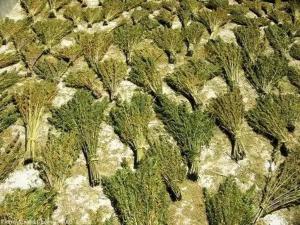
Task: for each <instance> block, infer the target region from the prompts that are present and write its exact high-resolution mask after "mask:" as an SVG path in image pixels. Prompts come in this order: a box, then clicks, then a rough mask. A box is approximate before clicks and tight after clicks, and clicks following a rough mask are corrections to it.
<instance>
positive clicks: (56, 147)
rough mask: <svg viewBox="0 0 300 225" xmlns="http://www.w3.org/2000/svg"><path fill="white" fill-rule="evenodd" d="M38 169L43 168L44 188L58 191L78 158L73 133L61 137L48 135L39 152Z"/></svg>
mask: <svg viewBox="0 0 300 225" xmlns="http://www.w3.org/2000/svg"><path fill="white" fill-rule="evenodd" d="M40 152H41V153H40V162H39V163H40V164H41V165H38V166H39V167H40V168H41V167H42V166H45V167H46V168H45V171H41V172H40V174H42V172H45V175H46V176H47V182H46V186H49V187H52V188H54V189H56V190H59V189H61V188H62V186H63V182H64V181H65V179H66V178H68V177H69V176H70V173H71V168H72V166H73V165H74V163H75V161H76V160H77V159H78V157H79V153H80V148H79V145H78V141H77V136H76V134H75V133H63V134H61V136H55V135H53V134H50V135H49V137H48V140H47V144H46V147H45V148H44V149H41V151H40Z"/></svg>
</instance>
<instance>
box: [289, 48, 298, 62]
mask: <svg viewBox="0 0 300 225" xmlns="http://www.w3.org/2000/svg"><path fill="white" fill-rule="evenodd" d="M290 56H292V57H293V58H294V59H297V60H300V44H293V45H292V47H291V49H290Z"/></svg>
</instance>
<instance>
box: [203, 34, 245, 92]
mask: <svg viewBox="0 0 300 225" xmlns="http://www.w3.org/2000/svg"><path fill="white" fill-rule="evenodd" d="M206 50H207V52H208V60H209V61H210V62H212V63H213V64H215V65H218V66H219V67H220V68H222V70H223V76H224V78H225V80H226V81H227V83H228V85H229V87H230V89H233V88H234V87H235V86H237V85H238V84H239V81H240V79H241V65H242V52H241V49H240V48H239V47H238V46H236V45H235V44H234V43H226V42H224V41H223V40H221V39H218V40H210V41H209V42H208V43H207V45H206Z"/></svg>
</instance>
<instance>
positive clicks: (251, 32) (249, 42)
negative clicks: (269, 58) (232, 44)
mask: <svg viewBox="0 0 300 225" xmlns="http://www.w3.org/2000/svg"><path fill="white" fill-rule="evenodd" d="M234 34H235V37H236V39H237V42H238V43H239V45H240V46H241V48H242V52H243V58H244V65H245V67H249V66H250V65H253V64H254V63H255V62H256V60H257V58H258V56H259V55H262V53H263V52H264V50H265V45H264V41H263V40H262V38H261V35H260V30H259V28H257V27H256V26H240V27H237V28H236V29H235V30H234ZM249 64H250V65H249Z"/></svg>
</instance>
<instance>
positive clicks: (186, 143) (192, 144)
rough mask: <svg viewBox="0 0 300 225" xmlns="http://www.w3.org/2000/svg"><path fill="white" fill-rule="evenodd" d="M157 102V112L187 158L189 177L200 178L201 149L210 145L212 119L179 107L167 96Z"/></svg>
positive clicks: (183, 106) (161, 97) (198, 112)
mask: <svg viewBox="0 0 300 225" xmlns="http://www.w3.org/2000/svg"><path fill="white" fill-rule="evenodd" d="M157 101H158V102H157V104H156V107H155V110H156V112H157V113H158V115H159V117H160V119H162V121H163V123H164V125H165V128H166V130H167V131H168V132H169V133H170V134H171V135H172V136H173V138H174V139H175V141H176V142H177V144H178V146H179V147H180V149H181V152H182V154H183V155H184V156H185V157H186V160H187V163H188V166H189V171H188V172H189V175H190V176H191V178H198V170H199V163H200V153H201V147H204V146H206V145H208V144H209V142H210V139H211V137H212V128H213V122H212V120H211V118H210V117H209V116H208V115H207V113H205V112H202V111H200V110H195V111H193V112H190V111H189V110H188V107H187V105H185V104H180V105H177V104H176V103H174V102H172V101H170V100H169V99H167V97H165V96H159V97H158V100H157Z"/></svg>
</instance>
